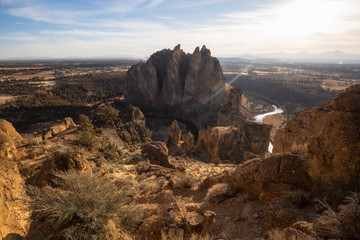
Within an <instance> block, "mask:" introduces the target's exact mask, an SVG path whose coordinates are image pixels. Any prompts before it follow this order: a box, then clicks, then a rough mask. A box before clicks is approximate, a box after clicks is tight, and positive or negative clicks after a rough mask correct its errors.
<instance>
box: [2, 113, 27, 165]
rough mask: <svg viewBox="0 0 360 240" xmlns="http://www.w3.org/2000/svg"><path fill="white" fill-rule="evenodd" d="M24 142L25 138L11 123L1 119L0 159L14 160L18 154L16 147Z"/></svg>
mask: <svg viewBox="0 0 360 240" xmlns="http://www.w3.org/2000/svg"><path fill="white" fill-rule="evenodd" d="M23 141H24V139H23V137H22V136H21V135H20V134H19V133H18V132H17V131H16V130H15V128H14V127H13V125H12V124H11V123H10V122H8V121H6V120H3V119H0V159H3V158H14V157H15V156H16V153H17V150H16V146H17V145H18V144H20V143H21V142H23Z"/></svg>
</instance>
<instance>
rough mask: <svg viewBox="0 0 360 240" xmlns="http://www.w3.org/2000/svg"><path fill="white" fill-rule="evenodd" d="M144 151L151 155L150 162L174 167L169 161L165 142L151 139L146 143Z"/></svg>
mask: <svg viewBox="0 0 360 240" xmlns="http://www.w3.org/2000/svg"><path fill="white" fill-rule="evenodd" d="M143 152H144V153H146V154H147V155H148V157H149V160H150V163H152V164H156V165H161V166H164V167H169V168H171V167H173V166H172V165H171V164H170V163H169V156H168V149H167V147H166V145H165V143H163V142H159V141H149V142H147V143H145V145H144V147H143Z"/></svg>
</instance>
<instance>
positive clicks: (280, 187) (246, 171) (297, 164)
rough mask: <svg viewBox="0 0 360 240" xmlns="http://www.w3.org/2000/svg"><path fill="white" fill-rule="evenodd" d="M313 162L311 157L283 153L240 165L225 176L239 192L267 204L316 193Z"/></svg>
mask: <svg viewBox="0 0 360 240" xmlns="http://www.w3.org/2000/svg"><path fill="white" fill-rule="evenodd" d="M309 163H310V160H309V159H308V158H307V157H304V156H300V155H295V154H290V153H282V154H274V155H272V156H270V157H267V158H263V159H261V158H256V159H251V160H248V161H246V162H244V163H242V164H240V165H239V166H238V167H237V168H236V170H235V171H234V172H232V173H231V174H230V175H227V174H226V176H225V177H224V179H226V180H225V181H227V182H231V183H232V184H233V185H234V187H235V188H236V189H242V190H246V191H248V192H251V193H252V194H254V195H256V196H258V197H259V199H262V200H264V201H270V200H271V199H273V198H275V197H278V196H280V195H282V194H284V193H287V192H290V191H295V190H304V191H308V192H314V191H315V188H314V186H313V181H312V179H311V178H310V175H309V171H310V164H309Z"/></svg>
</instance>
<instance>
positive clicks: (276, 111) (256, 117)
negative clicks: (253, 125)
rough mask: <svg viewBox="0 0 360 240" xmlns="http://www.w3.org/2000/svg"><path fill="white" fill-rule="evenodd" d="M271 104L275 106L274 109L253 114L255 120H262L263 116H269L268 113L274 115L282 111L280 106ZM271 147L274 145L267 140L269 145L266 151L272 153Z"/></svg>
mask: <svg viewBox="0 0 360 240" xmlns="http://www.w3.org/2000/svg"><path fill="white" fill-rule="evenodd" d="M271 106H273V108H275V110H274V111H272V112H267V113H263V114H259V115H256V116H255V122H264V118H265V117H267V116H270V115H274V114H278V113H283V112H284V111H283V110H282V109H281V108H278V107H277V106H275V105H271ZM273 147H274V146H273V144H272V142H271V141H270V142H269V147H268V152H269V153H272V151H273Z"/></svg>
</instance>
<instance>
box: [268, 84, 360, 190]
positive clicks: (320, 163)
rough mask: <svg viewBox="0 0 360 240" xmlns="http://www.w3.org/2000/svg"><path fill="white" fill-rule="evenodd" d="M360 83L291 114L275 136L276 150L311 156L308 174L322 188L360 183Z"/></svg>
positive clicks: (351, 185) (347, 186) (344, 187)
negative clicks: (333, 96) (329, 98)
mask: <svg viewBox="0 0 360 240" xmlns="http://www.w3.org/2000/svg"><path fill="white" fill-rule="evenodd" d="M359 119H360V85H359V84H358V85H354V86H352V87H350V88H348V89H346V90H345V91H344V92H343V93H341V94H339V95H338V96H336V97H335V98H334V99H333V100H332V101H330V102H328V103H325V104H323V105H320V106H317V107H314V108H311V109H307V110H304V111H301V112H298V113H295V114H293V115H292V116H291V119H290V120H289V122H288V123H287V124H286V126H285V128H284V129H281V130H278V132H277V134H276V136H275V139H274V153H276V152H295V153H298V154H301V155H305V156H308V157H309V158H311V159H312V161H311V162H310V164H311V167H310V169H309V175H310V176H311V177H312V179H314V181H315V180H316V181H317V182H319V184H320V183H321V184H323V185H324V186H323V187H319V188H322V189H323V190H325V189H329V188H330V187H331V188H332V190H334V191H335V190H339V191H340V189H342V190H345V189H347V188H351V189H352V188H354V187H356V186H358V185H359V181H358V179H359V177H360V121H359Z"/></svg>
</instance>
